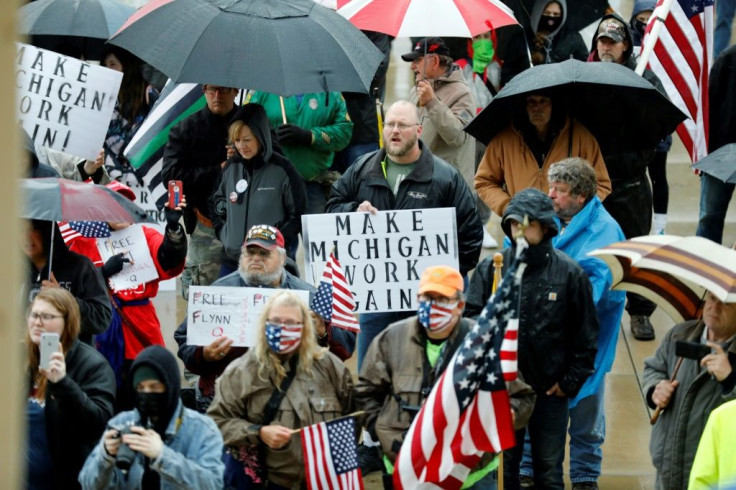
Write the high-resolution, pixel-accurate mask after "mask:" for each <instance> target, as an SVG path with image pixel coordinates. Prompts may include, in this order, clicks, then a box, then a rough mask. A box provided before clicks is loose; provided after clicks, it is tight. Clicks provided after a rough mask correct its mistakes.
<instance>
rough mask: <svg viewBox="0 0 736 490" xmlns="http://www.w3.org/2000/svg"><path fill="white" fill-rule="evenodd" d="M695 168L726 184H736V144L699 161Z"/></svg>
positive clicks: (722, 148) (721, 148)
mask: <svg viewBox="0 0 736 490" xmlns="http://www.w3.org/2000/svg"><path fill="white" fill-rule="evenodd" d="M693 168H694V169H696V170H700V171H701V172H703V173H706V174H708V175H712V176H713V177H715V178H716V179H718V180H722V181H723V182H725V183H726V184H736V143H729V144H728V145H726V146H722V147H720V148H718V149H717V150H716V151H714V152H713V153H711V154H710V155H708V156H706V157H703V158H701V159H700V160H698V161H697V162H696V163H695V164H694V165H693Z"/></svg>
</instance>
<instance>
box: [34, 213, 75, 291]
mask: <svg viewBox="0 0 736 490" xmlns="http://www.w3.org/2000/svg"><path fill="white" fill-rule="evenodd" d="M30 221H31V227H32V228H33V229H34V230H38V231H39V232H40V234H41V241H42V242H43V251H44V253H45V254H46V255H49V253H50V252H51V228H52V227H53V229H54V254H53V259H52V264H51V267H52V268H53V267H54V266H55V265H57V264H60V263H61V262H60V261H62V260H64V259H65V258H66V256H67V254H68V253H69V249H68V248H67V247H66V243H64V239H63V238H62V237H61V232H60V231H59V227H58V226H57V224H56V221H44V220H38V219H32V220H30ZM47 267H48V261H47ZM44 278H46V275H45V276H44Z"/></svg>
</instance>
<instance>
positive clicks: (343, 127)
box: [248, 92, 353, 181]
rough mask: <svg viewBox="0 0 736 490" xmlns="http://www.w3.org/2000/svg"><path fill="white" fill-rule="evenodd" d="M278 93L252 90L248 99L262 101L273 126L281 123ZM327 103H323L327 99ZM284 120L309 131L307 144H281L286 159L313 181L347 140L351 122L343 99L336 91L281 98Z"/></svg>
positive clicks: (330, 163) (325, 168)
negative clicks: (309, 135) (298, 99)
mask: <svg viewBox="0 0 736 490" xmlns="http://www.w3.org/2000/svg"><path fill="white" fill-rule="evenodd" d="M279 98H280V97H279V96H278V95H275V94H270V93H268V92H253V93H252V94H250V95H249V96H248V102H255V103H258V104H261V105H262V106H263V107H264V108H265V109H266V114H268V120H269V122H270V123H271V127H272V128H274V129H275V128H278V127H279V126H281V125H282V124H284V120H283V117H282V114H281V102H280V101H279ZM328 98H329V101H328V102H329V103H328V104H327V105H325V101H326V99H328ZM283 100H284V109H285V112H286V122H287V123H288V124H294V125H296V126H299V127H301V128H304V129H310V130H311V131H312V144H311V145H309V146H294V145H282V146H281V148H282V149H283V151H284V155H285V156H286V158H288V159H289V160H291V163H293V164H294V166H295V167H296V169H297V171H298V172H299V174H300V175H301V176H302V177H303V178H304V180H306V181H310V180H314V179H315V178H316V177H317V176H318V175H319V174H320V173H322V172H324V171H325V170H328V169H329V168H330V167H331V166H332V159H333V158H334V154H335V152H336V151H340V150H342V149H343V148H345V147H346V146H348V143H350V138H351V137H352V135H353V123H352V122H351V121H350V116H349V115H348V111H347V108H346V107H345V99H343V97H342V95H341V94H340V93H339V92H329V93H324V92H322V93H313V94H304V96H303V97H302V100H301V103H298V102H297V98H296V96H291V97H284V98H283Z"/></svg>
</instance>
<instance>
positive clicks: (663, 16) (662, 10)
mask: <svg viewBox="0 0 736 490" xmlns="http://www.w3.org/2000/svg"><path fill="white" fill-rule="evenodd" d="M671 8H672V0H664V2H662V5H660V6H659V7H657V8H656V9H655V10H654V13H652V16H653V17H654V25H653V26H652V29H651V30H650V31H649V35H648V36H647V38H646V40H647V42H646V44H645V45H644V48H643V49H642V50H641V54H640V55H639V61H638V63H637V65H636V70H634V71H635V72H636V74H637V75H639V76H641V74H642V73H644V68H646V66H647V63H649V56H651V54H652V51H654V45H655V44H657V41H659V33H660V31H661V30H662V26H663V25H664V23H665V21H666V20H667V16H668V15H669V13H670V9H671Z"/></svg>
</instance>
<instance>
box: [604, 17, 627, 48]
mask: <svg viewBox="0 0 736 490" xmlns="http://www.w3.org/2000/svg"><path fill="white" fill-rule="evenodd" d="M625 29H626V28H625V27H624V26H623V24H621V23H620V22H619V21H617V20H616V19H606V20H604V21H603V22H601V25H599V26H598V37H599V38H601V37H607V38H610V39H612V40H613V41H614V42H617V43H620V42H621V41H623V40H624V39H626V30H625Z"/></svg>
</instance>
